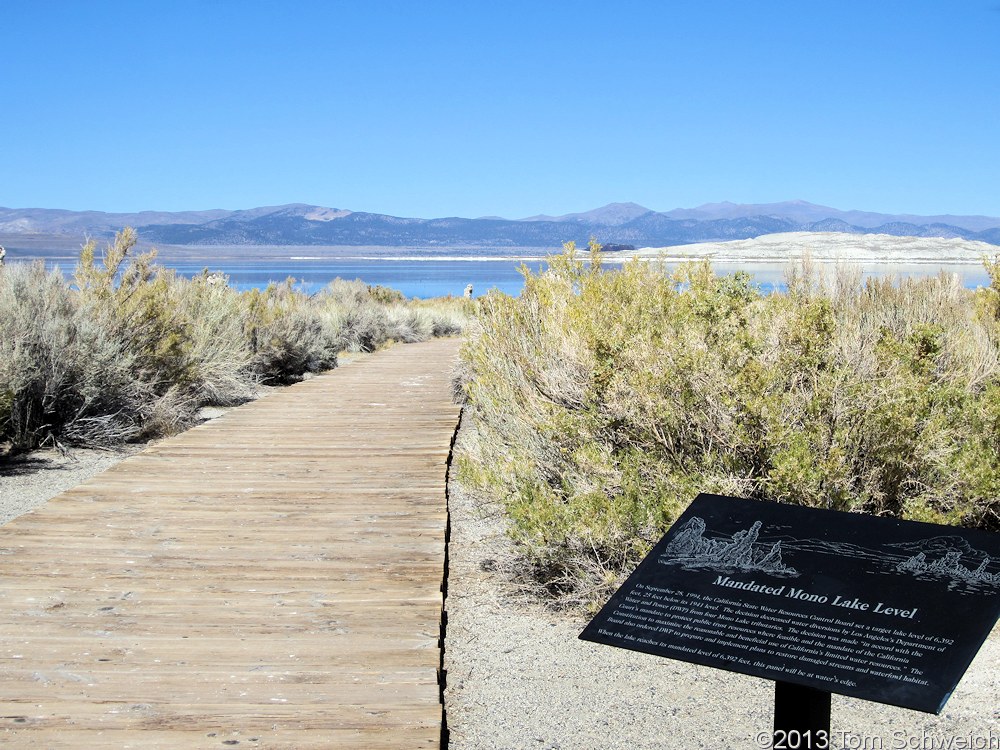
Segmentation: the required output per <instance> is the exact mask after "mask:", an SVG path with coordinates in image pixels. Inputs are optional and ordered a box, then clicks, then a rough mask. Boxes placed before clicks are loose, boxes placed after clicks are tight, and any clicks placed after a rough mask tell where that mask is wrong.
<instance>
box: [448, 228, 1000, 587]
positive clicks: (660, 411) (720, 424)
mask: <svg viewBox="0 0 1000 750" xmlns="http://www.w3.org/2000/svg"><path fill="white" fill-rule="evenodd" d="M592 258H593V260H592V265H591V267H590V268H588V267H587V266H586V265H585V264H584V263H583V262H582V261H581V259H580V258H578V257H577V255H576V251H575V249H574V248H572V246H570V247H569V248H568V250H567V252H566V253H565V254H564V255H563V256H560V257H557V258H554V259H552V261H551V263H550V267H549V269H548V270H546V271H544V272H542V273H540V274H537V275H532V274H531V273H529V272H527V270H525V278H526V283H525V289H524V292H523V293H522V294H521V296H520V298H511V297H507V296H505V295H500V294H493V295H488V296H487V297H485V298H482V299H481V300H480V301H479V310H478V315H477V322H476V324H475V325H474V327H473V329H472V330H471V331H470V335H469V336H468V337H467V341H466V344H465V346H464V348H463V354H462V359H463V362H462V365H461V372H462V374H461V376H460V381H461V382H460V384H459V385H460V389H461V390H462V392H463V393H464V395H465V397H466V399H467V402H468V404H469V406H470V411H471V413H472V416H473V418H474V420H475V424H476V426H477V428H478V429H477V431H478V440H477V441H476V442H475V443H474V444H473V445H472V447H471V448H469V449H467V450H466V452H465V453H464V454H463V455H461V456H460V457H459V468H460V471H461V476H462V478H463V479H464V480H466V481H467V482H469V483H471V484H472V485H473V486H477V487H479V488H480V489H482V490H483V491H485V492H488V493H490V494H491V495H492V496H494V497H500V498H502V499H503V500H504V502H505V503H506V506H507V508H508V511H509V514H510V517H511V519H512V534H513V536H514V538H515V540H516V541H517V542H518V543H519V545H520V547H521V549H522V550H523V551H524V553H525V556H526V558H527V560H528V561H529V562H530V567H531V569H532V571H533V573H534V575H535V578H536V579H537V580H538V581H540V582H542V583H543V584H544V585H545V586H547V587H548V588H549V589H550V590H551V591H553V592H555V593H556V594H558V595H559V596H561V597H563V598H564V600H566V601H588V600H591V599H593V598H594V597H598V596H600V595H602V594H603V593H604V591H605V590H606V589H607V587H609V586H611V585H613V584H614V583H615V582H617V580H618V578H619V576H620V574H621V572H622V571H624V570H627V569H629V568H630V567H631V565H633V564H634V563H635V562H636V561H637V560H638V558H639V557H640V556H641V555H642V554H644V553H645V551H647V550H648V548H649V546H650V545H651V544H652V543H653V542H654V541H655V540H656V539H657V538H658V537H659V536H660V535H661V534H662V533H663V531H664V530H665V529H666V528H667V527H668V526H669V524H670V523H671V522H672V521H673V519H674V518H676V516H677V515H678V514H679V513H680V512H681V511H682V510H683V508H684V507H686V505H687V503H688V502H690V500H691V499H693V498H694V496H695V495H696V494H697V493H698V492H700V491H707V492H719V493H726V494H734V495H740V496H746V497H755V498H766V499H771V500H778V501H783V502H791V503H799V504H804V505H810V506H815V507H826V508H836V509H840V510H848V511H859V512H866V513H873V514H879V515H892V516H896V517H901V518H911V519H919V520H926V521H935V522H940V523H948V524H962V525H967V526H976V527H981V528H988V529H1000V500H998V495H1000V365H998V343H1000V302H998V299H997V292H998V290H1000V284H998V283H997V281H998V280H1000V275H998V274H997V266H996V265H992V266H991V268H992V269H993V272H994V276H993V278H994V284H993V287H992V288H991V289H987V290H979V292H978V293H977V292H971V291H969V290H966V289H963V288H962V287H961V285H960V284H959V283H958V281H957V280H956V279H954V278H952V277H950V276H944V275H942V276H939V277H934V278H925V279H902V280H896V281H876V280H871V281H867V282H865V283H864V284H862V283H861V281H860V275H859V274H858V273H857V272H856V271H851V270H850V269H845V268H841V269H838V270H837V272H836V273H834V274H822V273H820V272H819V271H818V270H817V269H816V268H814V267H813V266H812V264H810V263H809V262H808V261H805V262H804V263H802V264H801V265H799V266H797V267H795V268H792V269H790V271H789V274H788V291H787V293H776V294H770V295H764V294H762V293H761V292H759V291H758V290H757V289H756V288H755V287H754V286H753V285H752V284H751V283H750V278H749V276H747V275H746V274H742V273H737V274H735V275H732V276H724V277H717V276H716V275H715V274H714V273H713V272H712V270H711V268H710V266H709V265H708V264H707V263H695V264H688V265H684V266H682V267H681V268H680V269H679V270H677V271H676V272H675V273H673V274H667V273H665V271H664V269H663V268H662V267H658V266H657V264H655V263H654V264H644V263H640V262H633V263H630V264H626V265H625V266H624V267H623V268H622V269H621V270H620V271H619V272H617V273H605V272H603V271H602V270H601V269H600V255H599V248H592Z"/></svg>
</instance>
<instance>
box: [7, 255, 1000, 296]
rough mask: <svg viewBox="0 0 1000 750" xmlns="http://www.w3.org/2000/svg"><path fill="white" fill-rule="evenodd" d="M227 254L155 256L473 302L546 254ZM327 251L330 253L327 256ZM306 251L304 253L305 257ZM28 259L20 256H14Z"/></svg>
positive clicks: (976, 276)
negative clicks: (469, 297)
mask: <svg viewBox="0 0 1000 750" xmlns="http://www.w3.org/2000/svg"><path fill="white" fill-rule="evenodd" d="M227 250H228V252H225V253H219V252H210V251H209V250H208V249H207V248H206V249H203V250H201V252H198V251H192V250H191V249H187V248H186V249H185V250H184V252H183V253H173V252H170V251H169V250H168V251H167V252H161V254H160V256H159V258H158V261H157V262H158V263H160V264H162V265H164V266H167V267H168V268H173V269H176V270H177V272H178V273H180V274H182V275H184V276H192V275H195V274H197V273H200V272H201V271H202V270H203V269H205V268H208V269H209V270H210V271H221V272H223V273H225V274H226V275H227V276H229V283H230V284H231V285H233V286H234V287H236V288H238V289H250V288H254V287H257V288H261V287H264V286H267V284H269V283H271V282H281V281H284V280H285V279H287V278H289V277H291V278H294V279H295V281H296V284H297V285H298V287H299V288H300V289H302V290H303V291H305V292H307V293H314V292H318V291H319V290H320V289H322V288H323V287H324V286H326V284H328V283H329V282H330V281H331V280H333V279H334V278H338V277H339V278H342V279H361V280H362V281H364V282H365V283H367V284H381V285H383V286H388V287H392V288H394V289H398V290H399V291H401V292H402V293H403V294H405V295H406V296H407V297H421V298H427V297H441V296H446V295H449V294H450V295H452V296H456V297H458V296H461V295H462V293H463V291H464V290H465V287H466V285H468V284H472V287H473V293H474V295H475V296H477V297H478V296H481V295H482V294H485V293H486V292H487V291H489V290H490V289H498V290H500V291H501V292H504V293H505V294H510V295H517V294H519V293H520V292H521V289H522V288H523V286H524V279H523V277H522V275H521V273H520V271H519V270H518V269H519V266H520V265H521V263H522V262H523V263H524V265H526V266H527V267H528V268H529V269H530V270H531V271H532V272H537V271H538V270H539V269H540V268H542V267H544V265H545V262H544V260H541V259H540V258H542V257H544V256H545V250H544V249H542V248H539V249H537V250H535V249H531V250H529V251H528V252H534V253H535V254H534V256H533V258H532V259H528V260H524V261H522V260H521V259H520V258H517V257H514V256H512V255H509V257H502V256H500V255H499V252H497V253H495V254H493V255H491V256H489V257H488V258H486V259H480V260H470V259H468V258H462V257H461V251H457V250H441V249H439V250H435V251H427V250H424V249H421V250H410V249H406V248H403V249H401V248H367V249H365V248H351V249H349V250H345V249H342V248H266V251H267V252H266V253H265V252H263V251H262V249H261V248H248V249H246V250H247V253H253V254H254V255H253V256H252V257H241V256H240V254H239V253H238V252H237V251H238V250H239V249H237V248H228V249H227ZM334 250H335V251H336V253H334V252H330V251H334ZM323 251H326V252H323ZM306 252H309V253H310V255H306ZM502 252H505V253H507V254H510V253H511V252H512V251H511V250H510V249H504V251H502ZM202 253H204V254H202ZM362 253H364V255H362ZM369 253H371V254H369ZM199 255H201V257H198V256H199ZM27 259H28V258H26V257H25V256H24V255H21V256H20V257H19V258H18V260H27ZM46 260H47V265H49V266H50V267H51V266H54V265H58V266H60V267H61V268H62V269H63V270H64V273H66V274H67V275H70V274H71V272H72V268H73V266H74V265H75V263H74V261H73V259H72V256H63V257H60V258H55V257H53V256H51V255H50V256H49V257H48V258H47V259H46ZM615 265H616V264H614V263H607V264H606V266H605V267H606V268H611V269H613V268H615ZM670 267H671V266H669V265H668V268H670ZM713 268H714V269H715V271H716V273H719V274H730V273H734V272H735V271H739V270H743V271H747V272H749V273H750V274H751V275H752V276H753V279H754V281H755V282H756V283H757V284H758V285H759V286H760V287H761V288H762V289H763V290H765V291H771V290H774V289H783V288H784V272H785V266H784V264H776V263H749V262H748V263H742V264H740V263H715V264H713ZM862 270H863V272H864V273H865V274H866V275H870V276H885V275H890V274H897V275H906V276H927V275H934V274H937V273H939V272H941V271H944V272H946V273H956V274H958V275H959V277H960V278H961V279H962V283H963V284H964V285H965V286H967V287H969V288H975V287H977V286H988V285H989V283H990V280H989V276H988V275H987V274H986V270H985V268H984V267H983V266H982V265H979V264H950V265H949V264H942V265H934V264H914V265H889V264H878V265H871V266H867V267H863V268H862Z"/></svg>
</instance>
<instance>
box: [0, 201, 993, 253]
mask: <svg viewBox="0 0 1000 750" xmlns="http://www.w3.org/2000/svg"><path fill="white" fill-rule="evenodd" d="M124 226H132V227H135V228H136V229H137V230H138V232H139V236H140V238H141V239H142V240H143V241H144V242H146V243H161V244H167V245H378V246H409V247H469V248H475V247H483V248H486V247H490V248H502V247H512V248H513V247H558V246H559V245H561V244H562V243H563V242H567V241H569V240H574V241H576V242H577V243H578V244H579V243H586V242H587V240H588V239H589V238H590V237H595V238H597V240H598V241H600V242H601V243H603V244H616V245H632V246H635V247H642V246H645V247H663V246H668V245H684V244H690V243H694V242H711V241H722V240H737V239H749V238H752V237H759V236H761V235H766V234H774V233H778V232H801V231H812V232H852V233H877V234H889V235H896V236H903V237H959V238H963V239H969V240H979V241H982V242H988V243H991V244H994V245H1000V218H996V217H988V216H950V215H942V216H915V215H909V214H880V213H872V212H866V211H841V210H839V209H835V208H830V207H827V206H818V205H815V204H813V203H807V202H805V201H786V202H783V203H765V204H735V203H728V202H727V203H710V204H705V205H703V206H699V207H697V208H688V209H681V208H678V209H674V210H672V211H664V212H660V211H653V210H650V209H648V208H645V207H643V206H640V205H637V204H635V203H611V204H609V205H607V206H603V207H601V208H597V209H594V210H592V211H586V212H583V213H574V214H566V215H563V216H544V215H539V216H530V217H526V218H523V219H502V218H499V217H482V218H477V219H466V218H459V217H450V218H440V219H417V218H401V217H398V216H389V215H386V214H377V213H367V212H364V211H349V210H343V209H335V208H324V207H321V206H312V205H306V204H301V203H295V204H289V205H284V206H267V207H261V208H253V209H249V210H238V211H228V210H222V209H214V210H208V211H183V212H163V211H143V212H140V213H131V214H129V213H103V212H99V211H65V210H60V209H38V208H33V209H14V208H0V244H3V243H4V242H7V243H8V244H11V245H13V244H15V242H16V241H17V240H18V239H21V240H25V239H28V238H29V237H34V238H36V239H37V238H38V237H39V236H44V237H47V238H51V239H52V240H53V241H56V240H62V241H64V242H69V241H72V242H73V243H75V244H79V242H80V241H81V239H82V238H83V237H84V236H88V237H94V238H98V239H103V238H107V237H110V236H112V235H113V233H114V232H115V231H116V230H118V229H121V228H122V227H124Z"/></svg>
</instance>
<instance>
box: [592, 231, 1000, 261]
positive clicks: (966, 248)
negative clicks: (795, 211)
mask: <svg viewBox="0 0 1000 750" xmlns="http://www.w3.org/2000/svg"><path fill="white" fill-rule="evenodd" d="M807 253H808V254H809V255H810V256H811V257H812V259H813V260H816V261H821V262H835V261H844V262H851V263H862V264H880V263H885V264H900V263H904V264H918V263H920V264H923V263H928V264H941V263H947V264H955V263H969V264H981V263H982V262H983V258H984V257H988V258H994V257H997V256H1000V247H998V246H997V245H990V244H988V243H986V242H973V241H971V240H963V239H957V238H950V239H945V238H942V237H896V236H894V235H889V234H848V233H845V232H784V233H781V234H767V235H763V236H761V237H756V238H754V239H749V240H731V241H729V242H700V243H697V244H694V245H674V246H671V247H644V248H640V249H638V250H630V251H625V252H622V253H615V254H614V256H610V255H609V256H607V258H606V260H607V261H626V260H631V259H632V258H645V259H653V258H662V259H663V260H664V261H666V262H668V263H675V262H678V261H683V260H701V259H706V260H711V261H715V262H749V263H783V262H785V261H788V260H795V259H798V258H801V257H802V256H803V255H805V254H807Z"/></svg>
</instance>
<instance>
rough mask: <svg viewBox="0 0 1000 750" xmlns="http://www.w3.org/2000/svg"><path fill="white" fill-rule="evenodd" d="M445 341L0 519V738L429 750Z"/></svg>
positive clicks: (242, 413) (390, 354) (323, 381)
mask: <svg viewBox="0 0 1000 750" xmlns="http://www.w3.org/2000/svg"><path fill="white" fill-rule="evenodd" d="M456 351H457V342H456V341H454V340H437V341H433V342H428V343H426V344H412V345H407V346H397V347H394V348H393V349H390V350H387V351H385V352H380V353H379V354H377V355H373V356H372V357H370V358H368V359H367V360H366V361H365V362H363V363H357V364H355V365H353V366H352V367H350V368H345V369H343V370H335V371H333V372H332V373H328V374H324V375H322V376H320V377H316V378H313V379H311V380H309V381H306V382H304V383H301V384H299V385H296V386H293V387H291V388H288V389H283V390H281V391H277V392H275V393H273V394H271V395H269V396H267V397H266V398H263V399H261V400H259V401H256V402H253V403H251V404H247V405H245V406H243V407H240V408H239V409H235V410H233V411H231V412H229V413H227V414H226V415H224V416H223V417H221V418H219V419H217V420H214V421H212V422H209V423H206V424H204V425H202V426H200V427H197V428H195V429H193V430H190V431H188V432H187V433H184V434H182V435H178V436H176V437H175V438H172V439H169V440H165V441H162V442H160V443H158V444H156V445H152V446H150V447H148V448H147V449H146V450H145V451H143V452H142V453H141V454H139V455H137V456H134V457H132V458H130V459H127V460H126V461H124V462H122V463H120V464H118V465H117V466H115V467H114V468H112V469H110V470H109V471H107V472H105V473H104V474H102V475H100V476H98V477H95V478H93V479H92V480H90V481H89V482H86V483H85V484H83V485H81V486H79V487H76V488H74V489H72V490H70V491H68V492H65V493H63V494H62V495H61V496H59V497H58V498H55V499H54V500H53V501H51V502H49V503H47V504H46V505H45V506H43V507H42V508H39V509H37V510H36V511H34V512H32V513H29V514H26V515H24V516H21V517H20V518H18V519H15V520H14V521H12V522H10V523H9V524H7V525H6V526H3V527H0V742H2V743H4V744H5V745H8V746H11V747H32V748H36V747H45V748H70V747H72V748H102V749H103V748H126V747H136V748H188V747H190V748H202V747H204V748H219V747H227V746H239V747H244V748H246V747H261V748H263V747H266V748H271V749H272V750H273V749H277V748H295V749H296V750H308V749H309V748H348V747H350V748H370V749H371V750H381V749H383V748H385V749H386V750H388V749H389V748H416V747H428V748H429V747H438V746H439V743H440V735H441V718H442V712H441V705H440V690H439V687H438V670H439V668H440V659H441V655H440V643H439V640H440V636H441V622H440V620H441V609H442V599H441V588H442V585H443V580H442V579H443V576H444V573H445V570H444V556H445V549H444V544H445V529H446V526H447V508H446V500H445V487H444V482H445V474H446V471H447V461H448V455H449V447H450V444H451V439H452V436H453V434H454V430H455V427H456V424H457V420H458V407H456V406H455V405H454V404H452V402H451V395H450V394H451V391H450V382H449V375H450V370H451V364H452V361H453V359H454V357H455V354H456Z"/></svg>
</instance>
